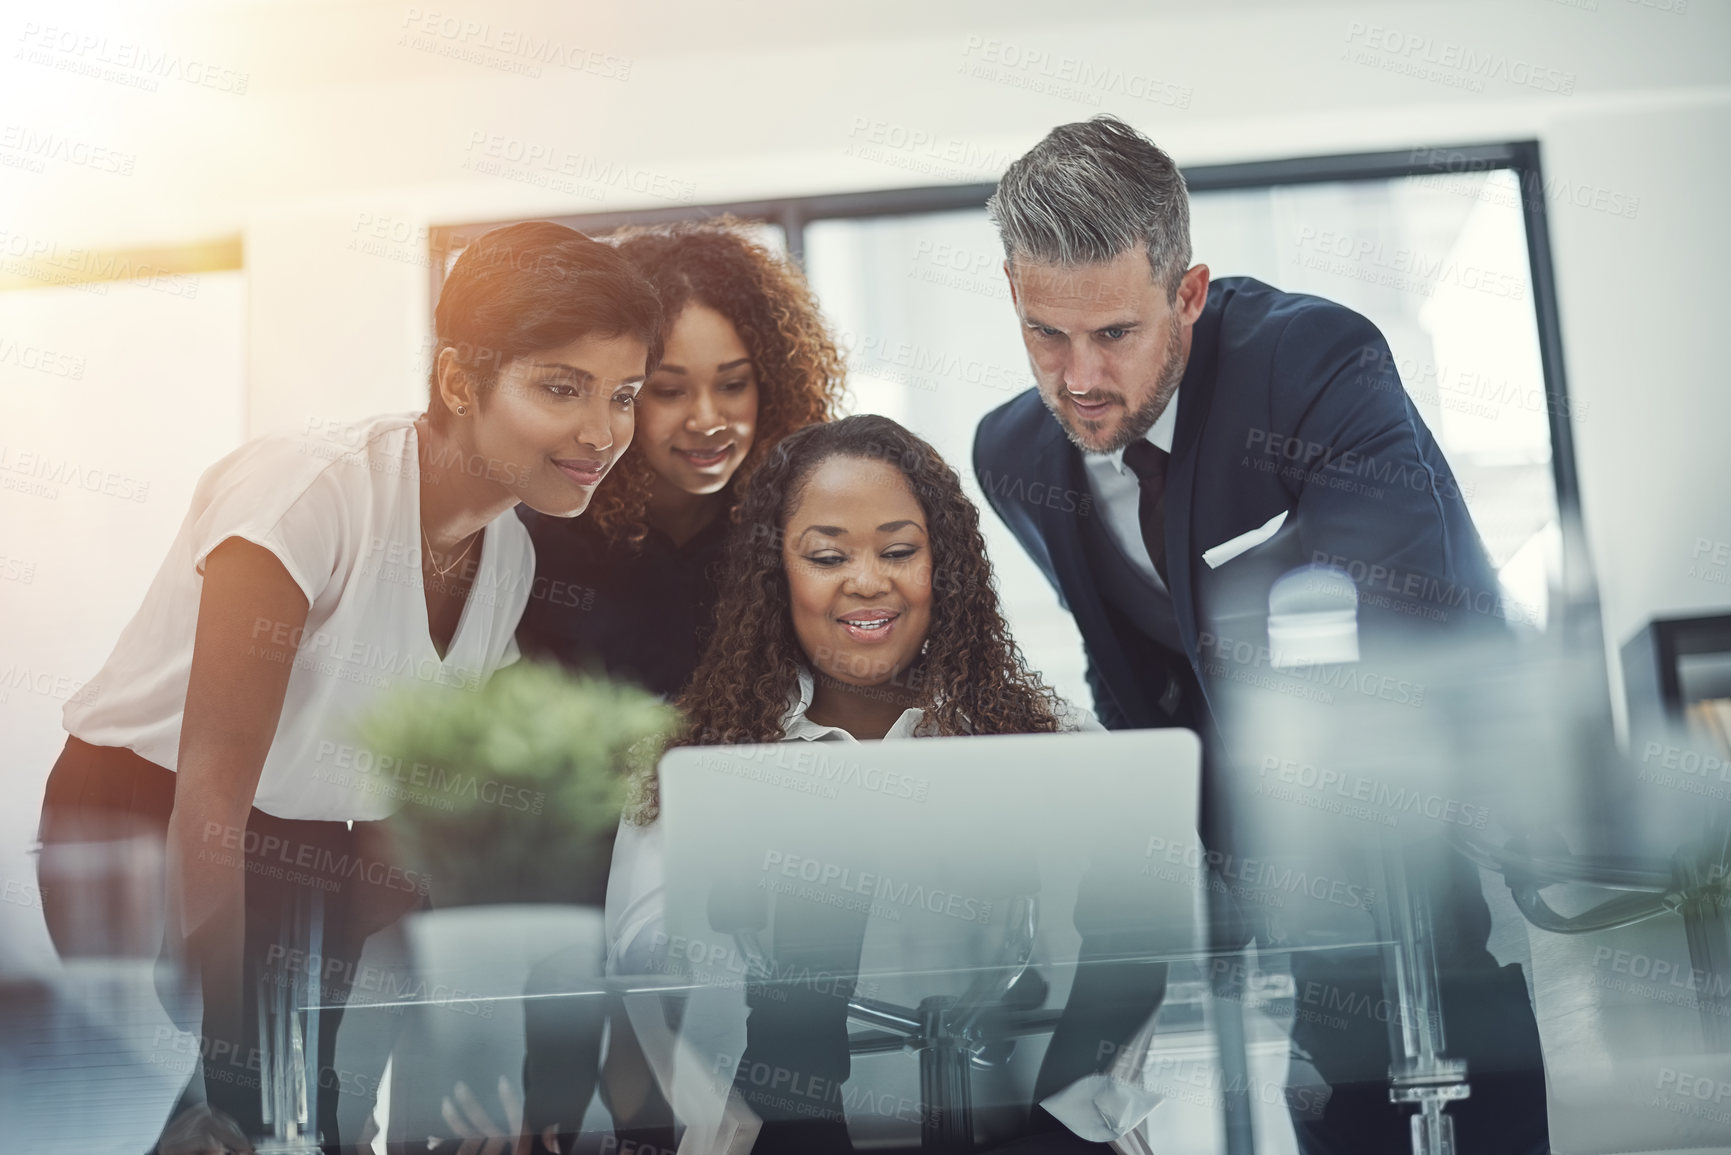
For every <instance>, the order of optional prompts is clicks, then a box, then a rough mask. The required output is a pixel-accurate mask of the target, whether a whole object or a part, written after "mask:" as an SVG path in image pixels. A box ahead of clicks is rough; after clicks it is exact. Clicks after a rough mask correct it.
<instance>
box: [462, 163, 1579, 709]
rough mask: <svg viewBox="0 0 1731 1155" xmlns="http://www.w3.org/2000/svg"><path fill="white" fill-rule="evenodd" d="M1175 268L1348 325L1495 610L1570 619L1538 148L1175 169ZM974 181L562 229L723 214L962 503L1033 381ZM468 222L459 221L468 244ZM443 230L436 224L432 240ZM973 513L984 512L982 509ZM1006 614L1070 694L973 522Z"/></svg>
mask: <svg viewBox="0 0 1731 1155" xmlns="http://www.w3.org/2000/svg"><path fill="white" fill-rule="evenodd" d="M1185 177H1186V179H1187V181H1188V182H1189V184H1190V192H1191V214H1192V238H1193V247H1194V254H1195V256H1194V259H1195V260H1197V261H1199V262H1201V263H1203V264H1206V265H1208V266H1209V268H1210V270H1211V272H1212V274H1213V275H1214V276H1215V277H1216V278H1218V277H1224V276H1253V277H1256V278H1258V279H1259V280H1263V281H1266V282H1268V283H1270V284H1272V285H1275V286H1276V287H1278V288H1281V289H1285V290H1288V291H1293V292H1304V293H1313V294H1315V295H1318V296H1322V297H1327V298H1329V299H1331V300H1335V301H1338V302H1340V303H1342V304H1344V305H1346V306H1348V307H1350V308H1352V309H1355V310H1357V311H1358V312H1360V313H1363V314H1364V315H1365V316H1367V317H1369V318H1370V319H1371V320H1372V321H1373V322H1375V323H1376V325H1377V326H1378V328H1380V329H1381V330H1382V332H1383V335H1384V336H1385V337H1386V338H1387V340H1388V343H1389V348H1390V351H1391V353H1392V355H1393V357H1394V359H1395V364H1396V367H1397V368H1398V370H1399V372H1400V376H1401V379H1402V382H1403V383H1404V385H1405V386H1406V390H1407V393H1408V396H1409V397H1410V398H1411V400H1412V403H1413V405H1414V406H1415V407H1416V409H1417V410H1418V412H1419V414H1420V415H1421V416H1422V418H1423V419H1424V421H1425V423H1426V424H1427V425H1428V426H1429V427H1430V429H1431V431H1432V433H1433V434H1434V435H1435V437H1436V439H1437V441H1438V443H1439V444H1440V445H1441V446H1442V449H1443V451H1444V453H1445V454H1446V455H1447V456H1448V459H1449V461H1450V463H1451V465H1452V466H1453V468H1454V470H1455V472H1456V474H1457V475H1458V478H1459V481H1460V483H1461V489H1462V492H1463V494H1464V495H1465V497H1466V500H1467V505H1468V507H1469V508H1470V509H1471V511H1472V514H1473V518H1474V521H1475V522H1476V523H1477V525H1478V527H1479V532H1480V534H1481V535H1482V536H1483V538H1484V540H1485V544H1486V547H1487V549H1488V551H1489V553H1490V555H1491V560H1492V562H1493V563H1494V564H1495V565H1496V566H1497V569H1498V572H1499V574H1500V576H1501V579H1502V583H1503V586H1504V591H1505V593H1506V594H1507V596H1508V598H1509V601H1510V604H1511V608H1512V613H1511V617H1515V618H1518V619H1519V620H1521V621H1525V622H1527V623H1529V625H1530V626H1531V627H1532V628H1538V629H1545V628H1550V627H1552V626H1554V625H1555V623H1557V622H1558V620H1559V619H1560V616H1561V614H1562V613H1563V612H1565V611H1570V610H1572V609H1584V608H1591V609H1592V612H1593V614H1594V615H1595V620H1596V612H1597V611H1596V607H1571V606H1568V605H1565V604H1560V603H1559V602H1558V600H1557V599H1558V591H1559V590H1562V589H1565V588H1574V589H1584V590H1589V591H1590V590H1591V588H1592V583H1591V581H1585V582H1582V581H1580V579H1579V578H1578V577H1577V578H1576V580H1575V581H1574V582H1573V583H1570V584H1568V585H1566V584H1565V583H1564V581H1563V573H1562V566H1563V558H1564V557H1565V556H1568V557H1585V551H1584V550H1582V549H1579V548H1578V543H1574V544H1575V546H1576V547H1577V548H1573V549H1565V548H1564V547H1565V544H1566V539H1567V538H1568V537H1569V535H1571V534H1573V533H1577V532H1578V530H1576V529H1574V528H1573V527H1574V526H1575V525H1577V524H1578V522H1577V521H1576V519H1575V518H1573V517H1571V516H1570V514H1571V513H1572V512H1573V511H1575V510H1577V509H1578V496H1577V492H1576V487H1575V480H1574V478H1575V473H1574V464H1573V452H1572V441H1571V439H1570V425H1569V403H1568V398H1567V393H1566V389H1565V385H1564V381H1563V378H1562V368H1561V361H1560V356H1559V349H1560V339H1559V336H1558V332H1557V322H1556V303H1555V296H1554V292H1553V288H1552V282H1551V273H1550V265H1549V248H1548V245H1549V241H1548V235H1547V233H1546V227H1545V217H1544V204H1543V197H1542V196H1541V195H1540V194H1539V191H1538V190H1539V189H1540V188H1541V187H1542V185H1541V181H1540V177H1539V168H1538V151H1537V146H1536V145H1533V144H1511V145H1490V146H1478V147H1472V148H1460V149H1448V150H1435V149H1417V150H1413V151H1412V152H1400V153H1383V154H1373V155H1365V156H1348V157H1325V158H1314V159H1305V160H1292V161H1276V162H1268V163H1261V164H1247V165H1227V166H1212V167H1205V168H1197V169H1193V170H1188V171H1186V173H1185ZM991 191H992V189H991V186H990V185H968V186H947V187H940V188H929V189H902V190H893V191H888V192H880V193H858V194H847V195H844V196H833V197H811V198H803V199H789V200H783V201H766V202H758V203H752V204H739V205H720V206H712V207H710V208H704V209H697V208H694V209H691V210H657V211H654V212H650V213H643V214H633V213H624V214H610V215H604V216H602V215H598V216H586V217H570V218H563V219H564V222H565V223H567V224H570V225H572V226H573V227H576V228H580V229H583V230H584V231H586V232H590V233H602V232H605V231H607V230H609V229H612V228H615V227H618V226H620V225H623V224H633V223H656V222H659V221H666V220H670V219H678V218H680V217H701V216H712V215H718V214H720V213H722V212H731V213H733V214H734V215H736V216H740V217H744V218H747V219H753V220H758V221H762V222H764V225H765V227H766V228H767V229H771V230H773V232H774V233H777V234H779V235H780V236H781V237H783V238H785V247H786V250H787V251H788V252H790V253H792V254H793V255H794V256H795V257H796V258H798V259H800V260H802V261H803V263H804V265H805V268H806V271H807V275H808V276H809V277H810V279H811V282H812V286H813V288H814V290H815V291H816V293H817V296H818V300H819V301H820V303H821V304H822V306H823V308H824V311H825V313H826V315H827V316H828V317H829V319H830V321H831V323H832V324H833V326H834V328H835V331H836V333H837V335H838V337H839V338H840V340H841V341H842V343H843V344H844V346H845V347H846V349H847V351H848V362H849V371H850V383H851V389H852V408H853V410H854V411H855V412H873V413H882V414H884V415H886V416H889V417H893V418H895V419H896V420H898V421H900V422H902V423H903V424H905V425H907V426H908V427H909V428H910V429H912V430H913V431H914V432H916V433H918V434H919V435H920V436H922V437H924V438H926V439H927V440H929V441H930V442H931V443H932V444H933V445H935V446H936V447H937V448H938V450H939V451H940V452H942V453H943V454H944V456H945V458H946V459H947V460H948V461H949V462H950V463H951V464H952V465H953V466H955V467H956V469H957V471H958V472H959V473H961V475H962V477H963V481H964V484H966V485H967V487H968V488H969V491H970V493H971V494H972V496H974V498H975V499H976V501H978V500H979V492H978V487H977V484H976V482H975V480H974V478H973V470H972V467H971V446H972V442H973V433H974V427H975V426H976V425H977V424H978V422H979V419H980V417H981V416H983V415H984V414H985V413H986V412H987V411H989V410H990V409H992V408H994V407H996V406H998V405H1000V404H1002V403H1003V402H1005V401H1007V400H1008V399H1009V398H1010V397H1012V396H1013V395H1015V394H1016V393H1018V392H1020V391H1022V390H1023V389H1025V388H1027V387H1028V386H1029V385H1031V384H1032V379H1031V377H1030V376H1029V373H1028V369H1027V359H1026V354H1025V353H1024V351H1023V349H1022V345H1021V340H1020V337H1019V335H1018V332H1017V328H1016V324H1015V319H1014V314H1013V313H1012V312H1011V308H1010V303H1009V294H1008V290H1007V288H1006V286H1005V283H1004V277H1003V273H1002V272H1001V270H1000V264H1001V262H1002V259H1003V257H1002V250H1001V248H1000V246H999V243H998V239H997V235H996V232H995V230H994V229H993V228H992V226H991V224H990V223H989V222H988V221H987V219H986V216H985V211H984V204H985V199H986V197H987V196H988V195H989V194H990V193H991ZM476 231H478V230H476V229H475V228H472V227H471V228H466V229H464V230H463V232H464V233H466V234H467V235H474V233H475V232H476ZM447 232H451V233H454V232H455V230H439V231H438V232H437V233H436V234H435V244H437V243H439V236H440V235H443V234H445V233H447ZM982 508H983V503H982ZM982 522H983V527H984V529H985V532H986V541H987V548H988V549H989V550H990V552H991V556H992V562H993V566H994V568H995V570H996V572H997V574H998V581H999V589H1000V593H1001V596H1002V599H1003V603H1004V609H1005V612H1006V614H1007V616H1008V618H1009V620H1010V625H1011V628H1012V630H1013V631H1014V633H1015V637H1016V639H1017V641H1018V643H1019V644H1020V645H1021V647H1022V649H1023V651H1024V653H1025V654H1026V655H1027V657H1028V660H1029V662H1030V663H1031V664H1032V665H1033V666H1034V667H1035V668H1036V669H1038V670H1040V671H1041V672H1042V673H1043V674H1044V675H1045V676H1046V678H1047V679H1048V680H1049V681H1050V682H1051V683H1052V684H1053V685H1054V686H1056V687H1057V688H1058V690H1059V691H1060V692H1061V693H1063V694H1065V695H1066V696H1067V697H1070V698H1072V699H1074V700H1078V701H1082V702H1087V701H1089V700H1090V695H1089V694H1088V692H1087V690H1086V687H1085V686H1084V684H1083V680H1082V651H1081V643H1080V640H1079V638H1078V636H1077V633H1076V630H1075V627H1074V625H1073V623H1072V622H1071V620H1070V617H1069V615H1068V614H1067V613H1065V612H1064V611H1063V610H1062V609H1061V608H1060V607H1059V606H1058V604H1057V600H1056V598H1055V597H1054V596H1053V594H1052V591H1051V589H1050V588H1049V587H1048V586H1047V585H1046V583H1045V580H1044V579H1043V578H1042V577H1041V576H1040V574H1039V572H1038V571H1037V570H1036V569H1035V567H1034V565H1033V563H1032V562H1030V561H1029V560H1028V559H1027V557H1026V555H1025V554H1024V553H1023V552H1022V550H1021V549H1020V547H1019V546H1017V544H1016V543H1015V541H1014V539H1012V538H1011V537H1010V535H1009V533H1008V531H1007V530H1005V529H1004V528H1003V527H1002V525H1001V524H1000V523H999V522H998V520H997V518H996V517H994V516H993V515H992V514H991V513H990V512H989V511H987V512H984V513H983V517H982Z"/></svg>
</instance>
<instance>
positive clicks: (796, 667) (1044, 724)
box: [607, 416, 1099, 1152]
mask: <svg viewBox="0 0 1731 1155" xmlns="http://www.w3.org/2000/svg"><path fill="white" fill-rule="evenodd" d="M679 705H680V708H681V711H682V713H683V728H682V730H681V731H680V732H679V733H678V734H677V735H676V736H675V737H674V738H673V739H672V743H671V744H672V745H676V746H678V745H731V744H736V743H754V742H776V741H810V742H816V741H831V742H835V741H840V742H855V741H870V740H876V739H893V738H927V737H942V736H946V735H962V734H1032V733H1051V732H1054V731H1060V730H1079V729H1098V728H1099V726H1098V724H1097V723H1095V722H1094V721H1093V719H1092V717H1091V716H1090V715H1088V714H1087V713H1086V711H1083V710H1080V709H1077V708H1076V707H1073V706H1070V705H1068V704H1067V703H1065V702H1063V701H1062V700H1060V699H1059V698H1058V697H1057V696H1056V695H1054V694H1053V693H1052V691H1051V690H1049V689H1048V688H1047V687H1046V686H1044V685H1043V684H1042V683H1041V682H1040V680H1039V679H1038V677H1036V676H1035V675H1034V674H1033V673H1032V672H1031V671H1030V670H1029V669H1028V667H1027V664H1026V662H1025V661H1024V660H1023V658H1022V656H1021V654H1020V652H1019V651H1018V650H1017V648H1016V646H1015V643H1014V642H1013V641H1012V640H1011V638H1010V634H1009V629H1008V627H1007V626H1006V625H1005V622H1004V617H1003V614H1002V612H1001V610H1000V609H999V606H998V597H997V593H996V590H995V589H994V586H993V583H992V570H991V563H990V562H989V560H988V559H987V557H986V547H985V540H984V539H983V538H982V537H981V535H980V523H979V513H978V511H977V510H976V509H975V507H974V505H973V503H972V502H970V501H969V500H968V498H967V496H966V495H965V494H964V493H963V491H962V486H961V481H960V479H959V478H958V477H957V476H956V472H955V470H953V469H952V468H950V466H949V465H947V464H946V463H945V462H944V461H943V459H942V458H941V457H940V456H939V455H938V453H937V451H936V450H934V449H933V448H932V447H931V446H930V445H928V444H927V443H926V442H924V441H922V440H921V439H920V438H918V437H916V436H914V435H913V434H912V433H910V432H908V431H907V430H906V429H904V428H902V426H900V425H898V424H896V423H895V422H894V421H891V420H890V419H888V418H886V417H878V416H856V417H848V418H845V419H843V420H841V421H837V422H834V423H832V424H827V425H818V426H813V427H811V428H808V429H804V430H801V431H800V432H798V433H795V434H793V435H791V436H789V437H788V438H787V439H786V440H784V441H783V442H782V443H781V444H780V445H778V446H777V447H776V448H775V449H774V450H773V451H772V452H771V453H770V454H769V456H768V458H767V460H765V461H764V463H763V465H762V466H761V467H760V468H759V469H758V470H757V472H756V474H755V475H754V476H753V477H752V479H751V483H750V485H749V486H748V487H747V490H746V493H745V497H744V500H743V501H742V502H741V504H740V509H739V513H738V515H737V518H736V524H735V525H734V527H733V531H732V533H731V536H730V538H729V544H728V554H727V566H726V570H725V576H724V580H723V583H722V595H721V599H720V603H719V605H718V606H717V608H716V627H715V633H714V635H713V636H712V637H711V638H710V640H709V644H708V645H707V646H706V647H705V649H704V655H703V660H702V662H701V663H699V665H698V668H697V673H696V674H695V675H694V676H693V678H692V681H691V684H690V685H689V686H688V687H687V688H686V690H685V693H684V694H683V695H681V697H680V699H679ZM635 786H636V793H635V797H634V799H633V802H632V806H631V809H630V810H629V811H628V814H627V821H626V824H625V825H624V826H622V827H621V830H620V837H619V840H618V842H617V843H616V845H615V851H614V873H613V877H612V880H611V882H610V884H609V887H608V911H607V924H608V937H609V951H608V953H609V957H610V958H612V959H615V960H618V963H619V964H620V969H622V970H625V971H633V970H665V969H666V960H663V959H659V958H657V957H655V953H654V952H655V948H656V946H657V944H664V943H665V942H666V935H665V933H663V932H662V931H661V912H662V901H663V899H662V883H661V858H660V838H661V835H660V824H659V823H658V822H657V821H656V818H657V817H658V814H659V793H658V790H657V785H656V781H655V778H654V775H653V773H652V772H651V771H649V770H648V769H647V767H646V768H645V769H644V770H643V771H642V772H640V774H639V776H638V778H637V780H636V783H635ZM775 901H777V902H778V903H779V902H781V901H782V896H777V897H776V899H775ZM789 901H790V902H791V901H793V900H789ZM778 909H779V908H778ZM796 922H797V924H798V926H799V928H800V929H799V934H798V938H799V940H800V941H799V942H794V941H792V938H793V936H792V935H791V934H787V933H784V932H783V931H780V930H778V932H777V938H778V939H779V941H776V942H773V943H772V944H771V951H772V953H774V954H775V955H776V965H777V969H778V970H781V971H782V972H783V973H806V974H810V975H823V976H826V981H825V982H824V983H822V984H821V986H822V989H821V990H819V989H817V986H818V984H812V985H809V988H808V986H805V985H801V984H799V983H792V984H788V983H782V984H778V989H777V990H775V991H773V992H768V991H765V990H762V989H755V988H748V991H747V996H746V1001H747V1005H748V1006H749V1008H750V1014H749V1018H748V1020H747V1034H746V1046H745V1051H744V1054H743V1055H741V1057H740V1060H739V1064H738V1068H739V1070H741V1071H745V1070H748V1069H752V1068H753V1065H754V1064H759V1063H763V1062H768V1063H771V1064H772V1065H773V1066H775V1067H776V1068H777V1069H788V1070H793V1071H797V1072H799V1074H800V1078H801V1080H802V1085H805V1086H815V1087H824V1088H828V1090H827V1091H826V1092H825V1097H823V1101H822V1102H815V1103H814V1102H806V1103H802V1104H801V1105H800V1110H799V1111H798V1112H793V1111H789V1110H788V1109H787V1108H786V1107H785V1105H784V1103H783V1102H782V1100H781V1099H779V1098H778V1097H777V1096H775V1095H768V1094H765V1090H766V1089H765V1088H762V1087H758V1086H755V1085H752V1084H751V1083H750V1082H749V1080H742V1081H741V1082H739V1083H738V1084H737V1085H736V1087H735V1089H734V1092H733V1094H732V1096H731V1097H730V1100H729V1101H728V1102H727V1103H726V1104H725V1105H724V1104H723V1103H721V1102H719V1101H716V1102H712V1103H711V1104H709V1110H708V1111H707V1112H706V1113H707V1114H708V1115H709V1116H710V1117H709V1118H707V1119H705V1118H698V1117H696V1116H697V1115H698V1114H699V1112H696V1111H693V1110H692V1109H691V1108H689V1107H682V1114H684V1115H686V1120H685V1121H686V1123H687V1124H688V1126H691V1127H701V1128H707V1127H714V1128H715V1129H716V1134H715V1139H714V1141H713V1142H711V1143H710V1144H709V1146H711V1147H713V1148H714V1149H718V1150H719V1149H721V1148H722V1146H724V1145H726V1144H728V1143H732V1142H743V1138H744V1137H743V1136H742V1135H740V1133H739V1132H740V1131H742V1130H743V1131H746V1132H750V1131H755V1132H756V1137H755V1144H756V1145H755V1146H754V1147H753V1148H752V1149H753V1150H754V1151H758V1152H768V1151H775V1152H779V1151H799V1152H820V1151H847V1150H851V1147H850V1146H849V1145H848V1140H847V1129H846V1124H845V1121H844V1119H843V1115H842V1109H841V1100H840V1094H841V1092H840V1088H841V1084H842V1083H843V1082H844V1081H845V1080H846V1079H847V1076H848V1069H849V1063H848V1049H847V999H848V997H849V996H850V994H851V991H852V988H853V981H852V979H851V977H846V976H850V975H851V974H852V973H853V972H854V971H855V970H857V966H858V958H859V947H860V944H861V942H862V939H863V935H864V931H865V917H864V915H863V914H859V913H856V912H849V911H843V910H838V909H837V908H834V907H822V906H818V905H815V904H811V905H804V904H800V906H799V909H798V910H789V911H784V912H783V913H781V914H780V915H778V919H777V924H776V925H777V926H778V927H781V928H786V927H789V926H791V925H794V924H795V923H796ZM802 943H803V944H808V945H803V946H802V945H801V944H802ZM796 956H797V957H796ZM674 1095H675V1097H676V1101H678V1100H679V1099H681V1098H682V1097H684V1096H682V1095H681V1089H680V1088H679V1087H677V1086H675V1087H674ZM684 1098H685V1101H686V1102H690V1101H691V1100H690V1098H689V1097H684ZM728 1149H732V1148H728ZM741 1149H743V1148H741Z"/></svg>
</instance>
